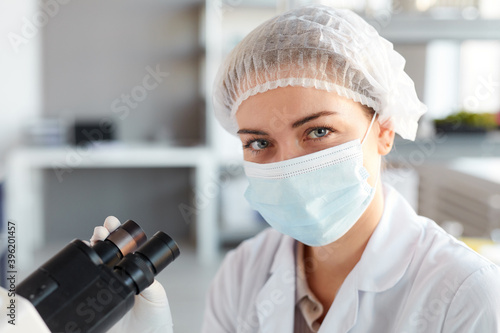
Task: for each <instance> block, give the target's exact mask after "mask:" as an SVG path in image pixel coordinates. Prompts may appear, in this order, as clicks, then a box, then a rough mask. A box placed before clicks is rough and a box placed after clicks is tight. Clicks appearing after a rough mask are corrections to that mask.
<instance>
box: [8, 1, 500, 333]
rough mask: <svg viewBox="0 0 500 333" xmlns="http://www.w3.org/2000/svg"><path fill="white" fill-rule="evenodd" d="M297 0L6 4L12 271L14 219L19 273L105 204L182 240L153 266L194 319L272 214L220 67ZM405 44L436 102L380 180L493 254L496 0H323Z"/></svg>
mask: <svg viewBox="0 0 500 333" xmlns="http://www.w3.org/2000/svg"><path fill="white" fill-rule="evenodd" d="M307 3H311V2H310V1H301V0H274V1H273V0H253V1H250V0H224V1H220V0H218V1H215V0H206V1H202V0H143V1H132V0H122V1H116V0H104V1H103V0H100V1H97V0H38V1H35V0H22V1H19V0H5V1H2V2H1V3H0V17H1V19H0V91H1V93H0V96H1V98H0V189H1V192H0V193H1V194H0V214H1V216H2V218H1V224H0V226H1V229H0V230H1V232H2V240H1V243H0V245H1V248H0V254H1V255H2V260H3V261H2V272H1V273H2V283H5V281H4V279H5V277H4V274H5V266H4V265H5V249H6V242H7V238H6V236H7V234H6V233H7V224H8V222H9V221H11V222H12V223H14V224H15V226H16V235H15V237H16V245H17V262H16V265H17V268H18V278H19V281H20V280H22V279H23V278H24V277H26V276H27V275H29V274H30V273H31V272H32V271H34V270H35V269H36V268H37V267H39V266H40V265H41V264H43V262H44V261H46V260H47V259H48V258H50V257H51V256H53V255H54V254H55V253H57V251H58V250H60V249H61V248H63V247H64V246H65V245H66V244H67V243H68V242H70V241H71V240H72V239H75V238H78V239H89V238H90V236H91V235H92V232H93V229H94V227H95V226H97V225H102V223H103V221H104V219H105V218H106V217H107V216H109V215H114V216H116V217H118V218H119V219H120V220H121V221H122V222H124V221H126V220H127V219H132V220H134V221H136V222H137V223H139V224H140V225H141V226H142V227H143V229H144V231H145V232H146V233H147V234H148V235H152V234H153V233H154V232H156V231H157V230H162V231H165V232H166V233H168V234H169V235H170V236H172V237H173V238H174V239H175V240H176V241H177V242H178V244H179V247H180V249H181V256H180V257H179V258H178V259H177V260H176V261H175V262H173V263H172V264H171V265H170V266H168V267H167V268H166V269H165V270H164V271H163V272H162V273H161V274H160V275H159V276H158V279H159V280H160V282H161V283H162V284H163V286H164V287H165V289H166V291H167V295H168V298H169V301H170V306H171V310H172V316H173V320H174V325H175V326H174V327H175V330H176V331H177V332H197V331H199V329H200V327H201V322H202V316H203V309H204V302H205V301H204V297H205V293H206V292H207V289H208V287H209V285H210V281H211V279H212V278H213V276H214V274H215V272H216V271H217V267H218V265H219V264H220V262H221V260H222V258H223V257H224V254H225V253H226V252H227V251H228V250H230V249H231V248H234V247H235V246H237V245H238V244H239V243H240V242H241V241H243V240H244V239H246V238H249V237H251V236H253V235H255V234H257V233H258V232H259V231H260V230H262V229H264V228H266V227H267V224H266V223H265V222H264V221H263V220H262V218H261V217H260V216H259V215H258V214H257V213H256V212H254V211H252V210H251V209H250V207H249V206H248V204H247V202H246V201H245V199H244V198H243V193H244V191H245V188H246V180H245V176H244V174H243V170H242V149H241V143H240V141H239V140H238V139H237V138H235V137H232V136H231V135H230V134H227V133H226V132H225V131H224V130H223V129H222V128H221V127H220V126H219V125H218V124H217V123H216V121H215V119H214V117H213V110H212V97H211V95H212V82H213V80H214V77H215V74H216V71H217V68H218V65H219V64H220V62H221V61H222V59H223V58H224V56H225V55H227V54H228V52H229V51H230V50H231V49H232V48H233V47H234V46H235V45H236V44H237V43H238V42H239V41H240V40H241V39H242V38H243V37H244V36H245V35H246V34H247V33H248V32H250V31H251V30H252V29H253V28H255V27H256V26H258V25H259V24H260V23H262V22H264V21H265V20H267V19H269V18H271V17H273V16H274V15H276V14H277V13H280V12H282V11H284V10H286V9H289V8H294V7H297V6H300V5H304V4H307ZM314 3H323V4H327V5H331V6H335V7H340V8H349V9H352V10H354V11H355V12H357V13H358V14H360V15H361V16H362V17H364V18H365V19H366V20H367V21H368V22H370V23H371V24H372V25H373V26H374V27H375V28H376V29H377V30H378V31H379V33H380V34H381V35H382V36H383V37H385V38H386V39H388V40H389V41H390V42H392V43H393V44H394V48H395V49H396V50H397V51H398V52H399V53H401V54H402V55H403V56H404V57H405V59H406V68H405V70H406V72H407V73H408V75H409V76H410V77H411V78H412V79H413V81H414V82H415V86H416V90H417V93H418V96H419V98H420V99H421V100H422V101H423V102H424V103H425V104H426V105H427V106H428V112H427V113H426V114H425V115H424V117H423V118H422V119H421V120H420V125H419V132H418V136H417V140H416V141H415V142H410V141H405V140H403V139H401V138H397V139H396V142H395V146H394V149H393V150H392V152H391V153H390V154H389V155H388V156H387V157H386V158H385V161H384V168H385V169H384V173H383V180H384V181H385V182H388V183H390V184H392V185H393V186H394V187H396V189H398V190H399V191H400V192H401V193H402V194H403V195H404V196H405V197H406V199H407V200H408V201H409V202H410V203H411V204H412V206H413V207H414V208H415V209H416V210H417V211H418V213H419V214H421V215H424V216H427V217H429V218H431V219H433V220H435V221H436V222H437V223H438V224H440V225H441V226H442V227H443V228H444V229H445V230H446V231H447V232H449V233H451V234H453V235H454V236H456V237H458V238H460V239H462V240H464V241H465V242H466V243H467V244H468V245H469V246H471V247H472V248H473V249H474V250H476V251H478V252H479V253H481V254H483V255H484V256H486V257H488V258H489V259H490V260H492V261H494V262H496V263H497V264H500V2H499V1H498V0H355V1H354V0H351V1H341V0H330V1H326V0H325V1H315V2H314Z"/></svg>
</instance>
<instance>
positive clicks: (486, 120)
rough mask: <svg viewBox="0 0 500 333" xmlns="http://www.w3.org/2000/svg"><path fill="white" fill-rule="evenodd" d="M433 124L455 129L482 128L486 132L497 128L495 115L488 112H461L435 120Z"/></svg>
mask: <svg viewBox="0 0 500 333" xmlns="http://www.w3.org/2000/svg"><path fill="white" fill-rule="evenodd" d="M434 123H435V124H436V125H437V126H440V125H441V126H442V125H452V126H453V127H455V128H458V127H461V126H469V127H476V128H482V129H486V130H492V129H495V128H497V126H498V125H497V122H496V115H495V114H494V113H488V112H482V113H474V112H467V111H463V110H462V111H459V112H457V113H454V114H451V115H449V116H448V117H446V118H443V119H435V120H434Z"/></svg>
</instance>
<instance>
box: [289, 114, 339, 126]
mask: <svg viewBox="0 0 500 333" xmlns="http://www.w3.org/2000/svg"><path fill="white" fill-rule="evenodd" d="M334 114H337V112H335V111H320V112H317V113H314V114H312V115H310V116H307V117H304V118H302V119H300V120H297V121H296V122H294V123H293V124H292V128H297V127H300V126H302V125H304V124H305V123H307V122H310V121H312V120H314V119H318V118H319V117H322V116H331V115H334Z"/></svg>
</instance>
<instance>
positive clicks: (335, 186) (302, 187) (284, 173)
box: [243, 114, 378, 246]
mask: <svg viewBox="0 0 500 333" xmlns="http://www.w3.org/2000/svg"><path fill="white" fill-rule="evenodd" d="M375 117H376V114H375V115H374V116H373V119H372V122H371V123H370V127H369V128H368V130H367V132H366V134H365V139H366V137H367V136H368V133H369V131H370V129H371V126H372V124H373V121H374V120H375ZM363 141H364V139H363ZM361 148H362V142H360V140H359V139H356V140H353V141H349V142H347V143H344V144H341V145H339V146H335V147H331V148H328V149H324V150H321V151H318V152H315V153H312V154H309V155H304V156H300V157H297V158H293V159H289V160H285V161H281V162H276V163H267V164H259V163H252V162H248V161H244V165H243V166H244V169H245V174H246V175H247V177H248V181H249V186H248V188H247V190H246V192H245V198H246V199H247V200H248V202H249V203H250V206H251V207H252V208H253V209H255V210H257V211H258V212H259V213H260V214H261V215H262V216H263V217H264V219H265V220H266V221H267V222H268V223H269V224H270V225H271V226H272V227H273V228H275V229H276V230H278V231H280V232H281V233H283V234H286V235H289V236H290V237H292V238H294V239H296V240H298V241H300V242H302V243H304V244H306V245H309V246H323V245H326V244H329V243H332V242H334V241H336V240H337V239H339V238H340V237H342V236H343V235H344V234H345V233H346V232H347V231H348V230H349V229H351V228H352V226H353V225H354V224H355V223H356V221H357V220H358V219H359V218H360V217H361V215H362V214H363V213H364V211H365V210H366V208H367V207H368V206H369V204H370V202H371V201H372V199H373V197H374V195H375V188H376V184H375V187H371V186H370V185H369V184H368V182H367V179H368V177H369V176H370V174H369V173H368V171H367V170H366V169H365V168H364V166H363V152H362V149H361ZM376 179H377V180H376V183H377V182H378V173H377V178H376Z"/></svg>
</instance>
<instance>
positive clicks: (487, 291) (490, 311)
mask: <svg viewBox="0 0 500 333" xmlns="http://www.w3.org/2000/svg"><path fill="white" fill-rule="evenodd" d="M444 331H445V332H457V331H461V332H500V268H499V267H498V266H496V265H494V264H491V265H488V266H483V267H481V268H479V269H477V270H476V271H474V272H473V273H471V274H470V275H469V276H467V278H466V279H465V280H464V281H463V282H462V283H461V284H460V286H459V287H458V289H457V291H456V292H455V294H454V296H453V299H452V300H451V303H450V306H449V308H448V311H447V313H446V319H445V323H444Z"/></svg>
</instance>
